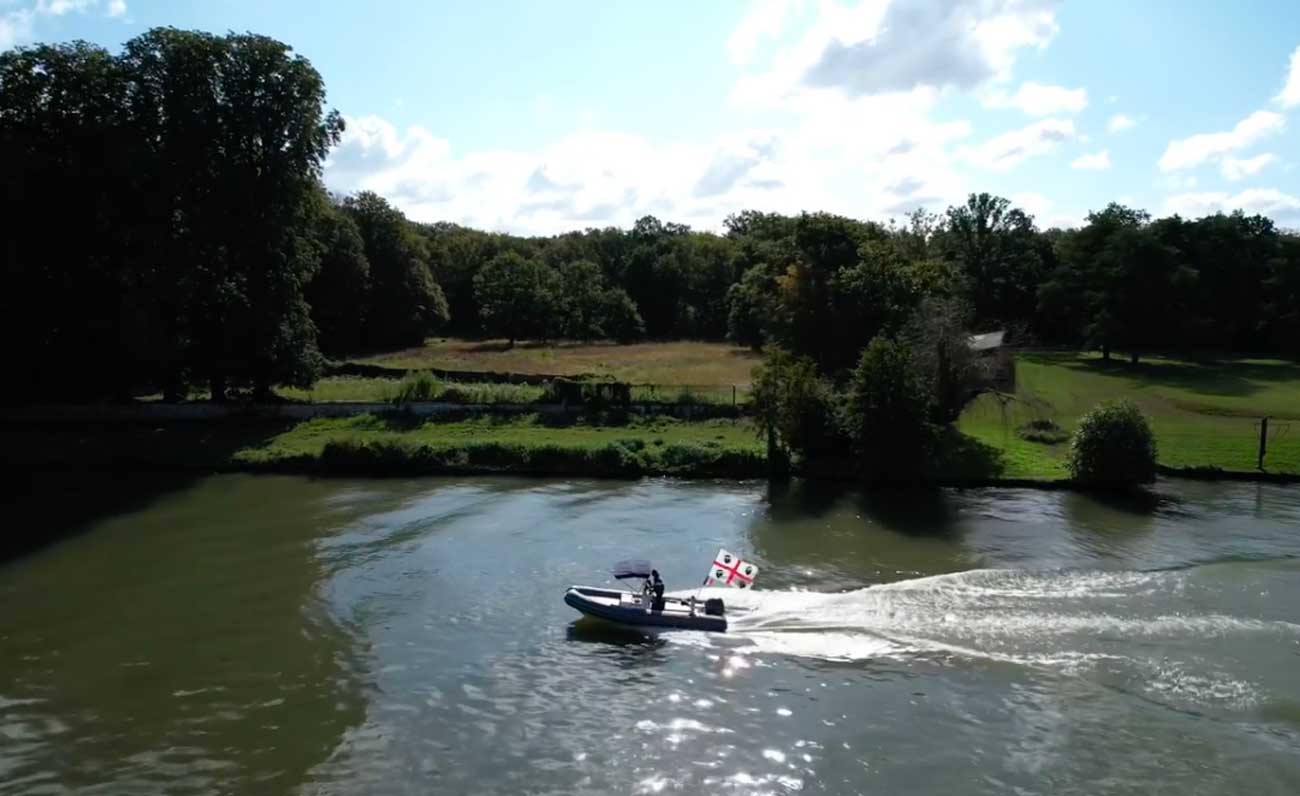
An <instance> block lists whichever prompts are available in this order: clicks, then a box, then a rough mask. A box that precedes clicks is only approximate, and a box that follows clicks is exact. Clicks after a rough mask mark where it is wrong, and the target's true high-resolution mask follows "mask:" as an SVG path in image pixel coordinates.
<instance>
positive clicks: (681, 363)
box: [355, 338, 761, 387]
mask: <svg viewBox="0 0 1300 796" xmlns="http://www.w3.org/2000/svg"><path fill="white" fill-rule="evenodd" d="M355 361H356V362H359V363H361V364H366V365H379V366H381V367H387V368H394V369H398V370H419V369H421V368H440V369H443V370H466V371H492V372H496V373H527V374H554V375H558V376H576V375H580V374H594V375H597V376H609V377H611V378H614V379H617V380H619V381H625V382H629V383H632V384H657V385H674V386H680V385H684V384H689V385H714V386H724V385H726V386H729V385H733V384H734V385H737V386H738V387H747V386H748V385H749V380H750V371H751V370H752V369H753V368H754V366H755V365H757V364H758V363H759V362H760V361H761V356H760V355H759V354H756V353H754V352H753V351H751V350H749V349H748V348H741V347H738V346H734V345H730V344H728V343H705V342H698V341H689V340H685V341H676V342H664V343H633V344H631V345H617V344H615V343H608V342H599V343H576V342H552V343H537V342H519V343H516V344H515V346H514V348H509V347H507V345H506V341H504V340H457V339H451V338H431V339H429V340H427V341H426V342H425V344H424V345H423V346H420V347H418V348H407V349H403V350H401V351H392V352H389V353H385V354H376V355H374V356H369V357H361V358H358V359H356V360H355Z"/></svg>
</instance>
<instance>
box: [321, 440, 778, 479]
mask: <svg viewBox="0 0 1300 796" xmlns="http://www.w3.org/2000/svg"><path fill="white" fill-rule="evenodd" d="M318 466H319V467H320V468H321V469H322V470H324V471H326V472H333V473H349V474H351V473H358V474H365V475H376V474H378V475H415V474H422V473H438V472H482V471H489V472H493V471H498V472H504V471H512V472H531V473H545V474H552V475H583V476H593V475H594V476H605V477H621V478H631V477H638V476H642V475H649V474H652V473H660V474H665V475H680V476H694V477H718V478H751V477H754V476H756V475H761V474H762V473H763V472H764V468H765V463H764V461H763V457H762V455H761V454H758V453H756V452H752V451H735V450H726V449H723V448H718V447H708V446H705V445H686V444H680V443H675V444H672V445H667V446H663V447H656V448H653V449H652V448H647V447H646V446H645V444H644V443H643V442H641V441H640V440H617V441H614V442H610V443H606V444H604V445H599V446H596V447H577V446H564V445H557V444H555V443H538V444H524V443H504V442H495V441H487V442H470V443H466V444H464V445H457V446H435V445H427V444H419V443H413V442H410V441H408V440H405V439H403V438H401V437H397V436H394V437H392V438H391V439H382V440H365V441H359V440H331V441H330V442H327V443H326V444H325V447H324V449H323V450H322V451H321V454H320V458H319V463H318Z"/></svg>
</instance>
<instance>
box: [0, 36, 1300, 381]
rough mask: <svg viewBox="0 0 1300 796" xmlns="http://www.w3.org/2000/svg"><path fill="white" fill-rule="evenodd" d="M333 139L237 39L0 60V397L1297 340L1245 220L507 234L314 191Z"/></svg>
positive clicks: (1134, 350) (292, 68)
mask: <svg viewBox="0 0 1300 796" xmlns="http://www.w3.org/2000/svg"><path fill="white" fill-rule="evenodd" d="M342 132H343V121H342V119H341V117H340V116H339V114H338V113H337V112H335V111H329V110H326V107H325V87H324V82H323V80H322V79H321V77H320V75H319V73H317V72H316V70H315V69H314V68H313V67H312V66H311V64H310V63H309V62H308V61H307V60H306V59H304V58H302V57H301V56H298V55H295V54H294V53H293V51H292V50H291V48H289V47H288V46H286V45H284V44H283V43H280V42H277V41H275V40H273V39H269V38H266V37H263V36H256V35H251V34H231V35H226V36H216V35H212V34H207V33H201V32H194V31H181V30H175V29H171V28H157V29H153V30H150V31H148V32H146V33H145V34H143V35H141V36H139V37H136V38H134V39H132V40H131V41H129V42H127V43H126V45H125V46H124V47H123V49H122V51H121V52H120V53H118V54H112V53H109V52H108V51H106V50H104V49H102V48H99V47H96V46H94V45H91V44H87V43H85V42H75V43H71V44H58V45H37V46H33V47H25V48H19V49H14V50H10V51H7V52H5V53H3V54H0V162H2V163H3V166H4V173H5V175H6V179H5V186H4V192H3V196H2V197H0V201H3V203H4V207H3V210H4V217H5V219H6V222H7V232H6V235H5V238H4V244H3V250H2V251H0V256H2V257H3V259H4V274H5V277H6V278H5V285H6V289H5V291H4V297H3V299H0V310H2V312H0V324H3V331H4V333H5V339H6V341H8V345H9V349H10V352H11V355H10V359H9V362H8V363H6V364H7V365H8V370H9V372H10V373H11V374H12V375H13V376H14V378H13V379H12V380H11V394H10V396H9V398H10V399H11V400H13V399H16V398H18V399H22V398H25V399H33V400H41V399H46V398H49V397H51V396H59V397H63V398H68V399H72V398H104V397H126V396H129V395H130V394H132V392H133V391H136V390H138V389H140V388H141V387H142V386H150V387H154V388H157V389H160V390H162V391H163V392H164V393H165V394H166V395H168V396H171V397H176V396H180V395H184V394H185V392H186V391H187V390H188V389H189V388H190V387H193V386H201V387H206V388H207V389H209V390H210V392H211V394H212V395H213V396H214V398H217V399H220V398H221V397H223V396H225V395H226V393H227V392H228V391H229V390H230V389H232V388H239V389H247V390H250V391H251V392H252V393H254V394H257V395H261V396H265V395H267V394H269V392H270V390H271V388H272V387H273V386H274V385H277V384H295V385H307V384H310V383H311V382H312V381H313V380H314V379H316V378H317V377H318V376H319V374H320V373H321V372H322V366H323V363H324V360H325V357H327V356H342V355H346V354H351V353H356V352H360V351H366V350H379V349H385V348H394V347H401V346H407V345H418V344H420V343H421V342H422V341H423V339H424V338H425V337H426V336H427V335H430V334H434V333H447V334H458V335H480V334H484V335H490V336H493V337H502V338H506V339H507V340H508V341H509V342H510V343H514V342H515V341H516V340H519V339H543V340H546V339H557V338H573V339H588V340H589V339H614V340H618V341H624V342H627V341H632V340H637V339H642V338H651V339H671V338H705V339H722V338H727V339H730V340H733V341H736V342H738V343H742V344H746V345H752V346H755V347H764V346H767V347H770V348H780V349H781V350H783V351H786V352H788V353H790V354H791V355H792V356H795V357H806V358H807V360H808V361H809V362H811V365H812V367H813V368H814V369H815V370H816V372H817V373H819V374H821V376H823V377H825V378H830V379H832V380H838V383H841V384H843V383H847V382H846V381H845V380H846V379H848V378H849V374H850V373H851V371H853V370H854V369H855V368H857V367H858V366H859V365H860V364H861V356H862V352H863V351H864V350H866V349H867V348H868V346H869V344H870V342H871V341H872V340H873V339H876V338H878V337H879V338H881V339H882V340H897V339H900V336H903V335H905V333H907V329H908V328H909V324H910V328H912V329H913V331H914V333H915V334H921V332H920V331H917V330H916V327H917V324H918V321H917V318H918V309H919V308H921V307H922V306H926V305H927V304H926V303H927V302H931V303H932V304H931V305H929V306H935V307H942V308H944V314H943V316H942V317H944V318H947V319H950V321H951V323H949V324H948V325H949V326H960V327H961V328H962V329H964V330H965V331H984V330H991V329H1001V328H1005V329H1009V330H1011V333H1012V334H1013V337H1014V338H1015V339H1016V340H1018V341H1019V342H1037V343H1044V344H1052V345H1069V346H1089V347H1094V348H1097V349H1100V350H1101V351H1103V352H1104V353H1105V354H1106V355H1107V356H1109V355H1110V352H1112V351H1118V352H1123V353H1125V354H1127V355H1129V356H1131V357H1133V358H1136V357H1138V356H1140V354H1141V353H1142V352H1144V351H1153V350H1179V349H1191V350H1197V351H1254V352H1277V353H1283V354H1287V355H1296V354H1297V353H1300V237H1297V235H1296V234H1294V233H1292V232H1288V231H1285V230H1280V229H1278V228H1277V227H1276V226H1275V225H1274V224H1273V222H1272V221H1270V220H1269V219H1267V218H1265V217H1262V216H1247V215H1244V214H1242V213H1234V214H1231V215H1224V214H1219V215H1213V216H1207V217H1205V218H1201V219H1194V220H1193V219H1183V218H1181V217H1178V216H1173V217H1169V218H1161V219H1157V220H1152V219H1151V218H1150V216H1149V215H1148V214H1146V213H1145V212H1143V211H1141V210H1137V209H1134V208H1129V207H1125V206H1122V205H1119V204H1111V205H1109V206H1107V207H1106V208H1105V209H1103V210H1101V211H1098V212H1095V213H1092V214H1090V215H1089V216H1088V217H1087V219H1086V223H1085V224H1084V225H1083V226H1081V227H1079V228H1077V229H1071V230H1060V229H1048V230H1041V229H1039V228H1038V227H1037V226H1036V225H1035V223H1034V220H1033V218H1032V216H1030V215H1029V214H1028V213H1026V212H1024V211H1023V210H1021V209H1018V208H1015V207H1013V206H1012V205H1011V203H1010V202H1008V201H1007V200H1006V199H1002V198H999V197H995V196H990V195H988V194H978V195H972V196H971V197H970V198H969V200H968V201H967V202H965V203H964V204H961V205H958V206H955V207H950V208H948V209H947V210H946V212H944V213H943V214H933V213H928V212H924V211H917V212H915V213H913V214H912V215H910V216H908V217H907V218H906V219H905V220H904V221H903V223H895V222H893V221H891V222H889V223H887V224H881V223H876V222H872V221H861V220H856V219H851V218H846V217H843V216H836V215H831V214H825V213H802V214H799V215H797V216H787V215H780V214H774V213H763V212H757V211H745V212H741V213H737V214H734V215H732V216H730V217H729V218H727V219H726V222H725V224H724V228H723V230H722V231H721V233H719V234H714V233H711V232H702V231H697V230H692V229H691V228H689V227H687V226H684V225H680V224H674V223H665V222H662V221H660V220H659V219H656V218H654V217H651V216H647V217H645V218H642V219H640V220H638V221H637V222H636V223H635V224H634V225H633V226H632V227H631V228H630V229H619V228H615V227H607V228H603V229H586V230H581V231H573V232H568V233H564V234H561V235H555V236H550V237H523V236H516V235H508V234H502V233H495V232H485V231H481V230H475V229H471V228H468V227H464V226H461V225H457V224H452V223H446V222H443V223H435V224H422V223H414V222H412V221H410V220H408V219H406V218H405V217H404V216H403V214H402V213H401V212H400V211H399V210H398V209H396V208H394V207H393V206H391V205H390V204H389V203H388V202H387V201H385V200H384V199H383V198H382V197H380V196H377V195H375V194H373V193H366V192H363V193H360V194H357V195H354V196H346V197H339V196H332V195H330V194H329V193H328V192H327V191H326V190H325V189H324V187H323V184H322V180H321V177H322V170H323V164H324V162H325V159H326V157H327V156H328V153H329V150H330V148H331V147H332V146H333V145H334V144H336V143H337V142H338V140H339V138H340V136H341V134H342ZM930 333H931V334H933V330H931V332H930ZM879 358H880V359H881V361H886V360H887V359H888V357H886V356H884V354H881V355H880V357H879ZM943 371H944V369H943V368H940V369H939V371H937V372H943ZM940 403H944V401H940Z"/></svg>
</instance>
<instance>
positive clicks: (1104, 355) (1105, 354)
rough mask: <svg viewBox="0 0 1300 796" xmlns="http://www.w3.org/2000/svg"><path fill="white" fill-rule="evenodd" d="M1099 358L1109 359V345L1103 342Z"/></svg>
mask: <svg viewBox="0 0 1300 796" xmlns="http://www.w3.org/2000/svg"><path fill="white" fill-rule="evenodd" d="M1101 359H1102V361H1103V362H1109V361H1110V346H1109V345H1107V344H1104V343H1103V344H1102V346H1101Z"/></svg>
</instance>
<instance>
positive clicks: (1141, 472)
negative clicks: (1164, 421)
mask: <svg viewBox="0 0 1300 796" xmlns="http://www.w3.org/2000/svg"><path fill="white" fill-rule="evenodd" d="M1066 465H1067V466H1068V467H1069V469H1070V475H1071V476H1073V477H1074V479H1075V480H1076V481H1079V482H1080V483H1083V484H1087V485H1089V486H1097V487H1106V488H1124V487H1131V486H1135V485H1137V484H1149V483H1151V482H1152V481H1154V480H1155V479H1156V439H1155V435H1154V434H1152V433H1151V426H1150V424H1148V423H1147V419H1146V417H1145V416H1143V414H1142V411H1141V410H1140V409H1138V408H1137V407H1136V406H1134V405H1133V404H1132V403H1130V402H1129V401H1126V400H1121V401H1118V402H1115V403H1104V404H1101V405H1099V406H1097V407H1096V408H1094V409H1093V410H1092V411H1090V412H1088V414H1086V415H1084V416H1083V419H1082V420H1080V421H1079V428H1078V429H1077V430H1076V431H1075V432H1074V439H1073V440H1072V441H1071V443H1070V455H1069V459H1068V461H1067V462H1066Z"/></svg>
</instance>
